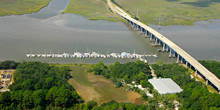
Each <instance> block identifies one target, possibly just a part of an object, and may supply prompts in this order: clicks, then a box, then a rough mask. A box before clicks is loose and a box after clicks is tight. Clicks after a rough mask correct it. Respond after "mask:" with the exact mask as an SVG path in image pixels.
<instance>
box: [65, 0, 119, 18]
mask: <svg viewBox="0 0 220 110" xmlns="http://www.w3.org/2000/svg"><path fill="white" fill-rule="evenodd" d="M64 13H74V14H78V15H82V16H86V17H87V18H88V19H89V20H110V21H118V20H120V21H121V20H122V18H120V17H119V16H118V15H114V14H112V13H111V12H110V10H109V9H108V7H107V5H106V4H105V0H70V2H69V5H68V7H67V9H66V10H65V11H64Z"/></svg>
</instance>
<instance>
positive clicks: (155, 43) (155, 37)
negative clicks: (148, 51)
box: [155, 37, 157, 45]
mask: <svg viewBox="0 0 220 110" xmlns="http://www.w3.org/2000/svg"><path fill="white" fill-rule="evenodd" d="M155 39H156V40H155V45H157V38H156V37H155Z"/></svg>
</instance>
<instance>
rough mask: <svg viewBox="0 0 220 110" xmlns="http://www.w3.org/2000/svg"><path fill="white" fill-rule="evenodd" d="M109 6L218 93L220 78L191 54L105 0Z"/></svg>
mask: <svg viewBox="0 0 220 110" xmlns="http://www.w3.org/2000/svg"><path fill="white" fill-rule="evenodd" d="M107 4H108V6H109V8H110V9H111V10H112V11H113V12H115V13H117V14H118V15H119V16H121V17H122V18H124V19H125V20H126V21H127V22H128V23H130V24H131V25H132V26H133V27H135V28H136V29H137V30H138V31H140V32H141V33H142V34H144V35H145V36H146V37H149V38H150V41H152V42H154V43H155V44H154V45H161V46H162V47H163V49H162V51H168V52H169V57H176V58H177V63H179V62H181V63H184V64H185V65H186V66H187V67H189V68H191V69H192V70H194V71H195V75H198V74H199V75H200V76H202V77H203V78H204V79H205V80H206V84H210V85H211V86H213V87H214V88H215V89H216V90H217V91H219V93H220V80H219V79H218V77H216V76H215V75H214V74H213V73H212V72H210V71H209V70H208V69H206V68H205V67H204V66H203V65H202V64H200V63H199V62H198V61H197V60H196V59H194V58H193V57H192V56H191V55H189V54H188V53H187V52H185V51H184V50H183V49H181V48H180V47H179V46H177V45H176V44H175V43H173V42H172V41H171V40H169V39H168V38H166V37H165V36H163V35H162V34H160V33H159V32H157V31H156V30H154V29H152V28H151V27H149V26H147V25H145V24H143V23H141V22H140V21H138V20H136V19H134V18H132V17H131V16H130V15H129V14H127V13H126V12H125V11H124V10H123V9H121V8H119V7H118V6H116V5H115V4H113V3H112V2H111V0H107Z"/></svg>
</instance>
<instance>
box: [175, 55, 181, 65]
mask: <svg viewBox="0 0 220 110" xmlns="http://www.w3.org/2000/svg"><path fill="white" fill-rule="evenodd" d="M179 58H180V56H179V55H178V54H177V60H176V63H179Z"/></svg>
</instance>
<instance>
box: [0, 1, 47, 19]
mask: <svg viewBox="0 0 220 110" xmlns="http://www.w3.org/2000/svg"><path fill="white" fill-rule="evenodd" d="M49 2H50V0H0V16H5V15H20V14H26V13H33V12H38V11H39V10H40V9H41V8H43V7H45V6H47V5H48V4H49Z"/></svg>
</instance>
